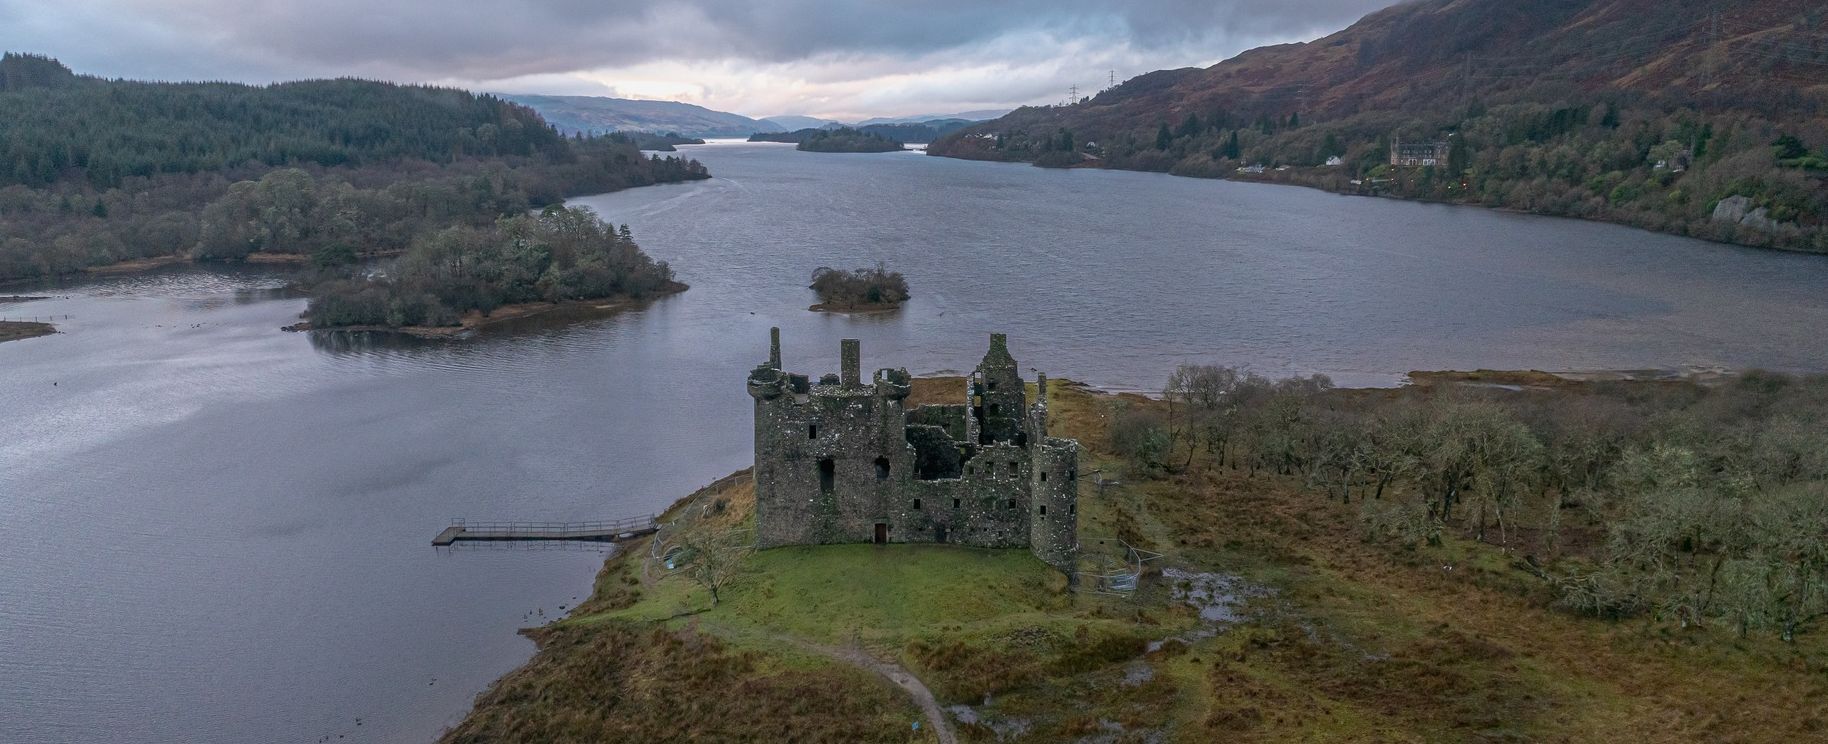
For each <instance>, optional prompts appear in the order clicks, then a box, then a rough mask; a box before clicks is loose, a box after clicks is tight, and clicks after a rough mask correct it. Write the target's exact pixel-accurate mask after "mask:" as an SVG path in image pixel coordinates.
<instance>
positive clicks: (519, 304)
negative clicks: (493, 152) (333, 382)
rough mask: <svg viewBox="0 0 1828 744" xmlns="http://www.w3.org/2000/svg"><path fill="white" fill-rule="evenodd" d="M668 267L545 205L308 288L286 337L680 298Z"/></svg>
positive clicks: (439, 328) (625, 239) (588, 221)
mask: <svg viewBox="0 0 1828 744" xmlns="http://www.w3.org/2000/svg"><path fill="white" fill-rule="evenodd" d="M685 289H686V286H685V285H684V284H680V283H679V282H677V281H675V280H674V279H673V269H672V268H671V267H670V266H668V265H667V264H666V262H665V261H656V260H654V259H653V258H652V257H651V256H648V255H647V254H646V253H644V252H642V250H641V247H640V246H638V245H636V244H635V241H634V237H633V236H632V235H631V234H630V233H629V229H628V226H627V225H623V226H622V228H621V230H620V231H618V230H617V229H616V228H615V227H614V226H612V225H610V224H609V223H606V222H604V221H602V220H600V219H598V218H597V215H596V213H594V212H592V211H590V210H589V209H585V208H582V207H560V206H552V207H547V208H546V209H545V211H543V212H541V213H540V214H538V215H523V216H516V217H508V218H504V219H501V220H499V221H497V222H496V223H495V224H493V225H490V226H487V227H451V228H446V229H444V230H441V231H439V232H437V233H434V234H433V235H431V236H430V237H429V238H427V239H425V240H421V241H419V242H417V243H415V244H414V245H413V247H412V248H411V249H409V250H408V251H407V252H406V254H405V255H403V256H401V257H400V258H399V259H397V260H396V261H395V262H394V264H393V265H392V266H391V267H390V268H388V269H387V270H385V271H381V272H372V273H371V272H365V271H362V270H359V269H356V268H355V267H351V268H349V269H348V270H347V271H345V272H344V273H343V274H342V275H341V276H340V277H339V278H335V279H330V280H328V281H324V282H322V283H320V284H318V285H316V286H315V287H313V288H312V298H311V304H310V306H309V307H308V308H307V309H306V311H305V317H306V319H307V320H308V324H301V325H300V326H294V327H292V330H305V329H307V328H309V329H313V330H316V329H329V328H345V329H387V330H403V331H408V332H413V333H417V334H420V335H434V336H443V335H451V334H453V333H456V332H459V331H462V330H465V329H470V328H475V327H477V326H480V325H482V324H483V323H485V322H488V321H490V320H498V319H505V318H514V317H524V316H526V315H530V314H534V313H537V312H542V311H544V310H548V309H551V308H553V307H556V306H559V305H563V304H581V305H589V306H593V307H598V308H603V309H608V308H612V307H619V306H621V305H624V304H627V303H629V302H634V301H639V300H644V299H648V298H651V297H656V296H659V295H664V294H671V293H674V292H680V291H684V290H685Z"/></svg>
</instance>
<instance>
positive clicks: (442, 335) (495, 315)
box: [280, 282, 692, 341]
mask: <svg viewBox="0 0 1828 744" xmlns="http://www.w3.org/2000/svg"><path fill="white" fill-rule="evenodd" d="M691 288H692V287H691V285H689V284H685V283H684V282H673V283H671V284H669V285H667V286H666V287H663V288H662V289H661V290H660V291H658V292H655V293H653V294H651V295H648V296H646V297H640V298H636V297H627V296H623V297H599V298H586V299H578V300H561V301H559V302H522V303H517V304H513V305H502V306H501V307H498V308H495V309H494V310H493V311H490V313H489V314H488V315H483V314H482V311H480V310H471V311H469V312H467V313H464V314H463V318H462V319H461V320H460V321H459V323H458V325H454V326H387V325H348V326H329V327H326V328H316V327H313V326H312V325H311V322H310V321H300V322H297V323H294V324H292V325H289V326H281V327H280V330H282V331H286V332H289V333H299V332H308V331H321V332H331V331H364V332H370V333H400V334H405V335H408V336H415V337H418V338H425V339H435V340H441V341H451V340H456V339H460V338H465V337H467V336H468V335H469V334H470V333H472V332H475V331H479V330H482V329H484V328H487V327H489V326H494V325H500V324H502V323H507V322H510V321H515V320H522V319H525V318H533V317H538V316H541V315H545V314H547V313H551V312H555V311H560V310H581V311H586V312H602V313H606V314H613V313H616V312H620V311H623V310H628V309H631V308H636V307H640V306H642V305H646V304H648V303H651V302H653V301H655V300H658V299H660V298H662V297H671V296H673V295H676V294H680V293H682V292H685V291H686V290H688V289H691Z"/></svg>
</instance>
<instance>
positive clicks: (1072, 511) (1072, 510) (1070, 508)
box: [1066, 503, 1079, 514]
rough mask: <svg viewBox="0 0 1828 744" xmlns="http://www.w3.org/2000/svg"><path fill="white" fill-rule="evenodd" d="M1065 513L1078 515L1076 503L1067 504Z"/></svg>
mask: <svg viewBox="0 0 1828 744" xmlns="http://www.w3.org/2000/svg"><path fill="white" fill-rule="evenodd" d="M1066 513H1067V514H1078V513H1079V504H1078V503H1071V504H1067V505H1066Z"/></svg>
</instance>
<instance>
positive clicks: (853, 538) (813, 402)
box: [749, 328, 1079, 573]
mask: <svg viewBox="0 0 1828 744" xmlns="http://www.w3.org/2000/svg"><path fill="white" fill-rule="evenodd" d="M860 366H861V360H860V358H859V351H858V344H857V341H856V340H855V339H845V340H844V341H843V342H842V364H841V372H840V373H839V374H836V375H829V374H828V375H825V376H824V377H822V378H820V379H819V380H818V382H817V383H816V384H815V383H814V382H812V381H811V380H810V379H809V378H808V377H807V376H805V375H798V374H792V373H789V372H785V371H783V370H782V369H781V338H780V329H778V328H777V329H774V331H773V338H772V340H771V347H770V351H769V355H768V361H767V363H765V364H762V365H761V366H758V367H756V368H755V370H754V371H752V372H750V373H749V395H751V396H752V397H754V398H755V541H756V546H757V547H760V548H771V547H776V546H780V545H801V544H824V543H868V542H875V543H909V542H932V543H958V544H963V545H975V546H981V547H991V548H1016V547H1026V548H1029V549H1030V550H1032V551H1034V553H1035V555H1037V556H1039V557H1040V558H1041V560H1042V561H1045V562H1046V563H1048V564H1049V565H1052V566H1054V567H1056V568H1059V569H1060V570H1062V571H1066V572H1068V573H1071V571H1072V570H1073V563H1074V560H1075V554H1076V550H1077V545H1078V528H1077V522H1078V511H1079V509H1078V487H1079V483H1078V481H1079V444H1078V442H1075V441H1073V440H1070V439H1059V438H1056V437H1050V436H1047V377H1046V376H1045V375H1042V376H1040V377H1039V379H1038V380H1037V383H1036V395H1035V400H1034V403H1033V404H1032V405H1031V404H1030V403H1029V402H1028V394H1027V390H1026V386H1025V385H1024V383H1023V380H1022V376H1021V371H1020V369H1019V368H1018V367H1017V366H1016V360H1015V359H1014V358H1013V357H1011V356H1010V355H1009V347H1008V345H1007V342H1006V340H1005V338H1004V336H1003V335H1002V334H993V335H991V337H990V351H989V352H988V353H986V354H985V355H984V360H983V361H982V362H981V363H979V364H978V366H977V369H976V370H975V371H973V372H972V373H971V377H970V379H969V380H968V381H967V393H966V400H962V401H959V402H958V403H953V404H947V405H927V406H920V407H918V408H915V409H913V410H906V409H905V407H904V405H903V402H904V401H905V400H906V399H907V397H908V393H909V390H910V384H911V380H910V378H909V376H908V372H907V370H905V369H884V370H881V371H879V372H877V373H876V375H875V377H874V378H872V379H869V380H865V379H863V377H862V376H861V374H860V371H861V370H860Z"/></svg>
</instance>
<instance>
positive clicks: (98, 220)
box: [0, 53, 707, 280]
mask: <svg viewBox="0 0 1828 744" xmlns="http://www.w3.org/2000/svg"><path fill="white" fill-rule="evenodd" d="M706 176H707V174H706V172H705V170H704V168H703V166H701V165H699V164H698V163H697V162H696V161H690V160H683V159H678V158H664V159H663V158H659V157H644V156H643V155H642V154H641V152H640V151H639V150H638V149H637V148H636V147H635V145H634V144H633V143H631V142H630V141H628V140H627V139H626V138H622V137H571V138H566V137H563V136H561V135H559V134H558V133H557V132H556V131H555V130H553V129H552V128H551V127H550V126H548V125H547V124H546V123H545V122H544V121H543V120H542V119H540V117H539V116H538V115H537V114H536V113H534V112H533V111H532V110H531V109H528V108H525V107H523V106H519V105H516V104H512V103H508V102H505V101H502V100H499V99H496V98H493V97H489V96H478V95H473V94H470V93H467V92H464V91H460V90H453V89H441V88H432V87H425V86H402V85H395V84H391V83H381V82H371V81H363V80H316V81H303V82H295V83H281V84H276V85H270V86H249V85H240V84H232V83H145V82H131V81H108V80H100V79H96V78H90V77H83V76H79V75H75V74H73V73H71V72H70V71H69V70H68V69H67V68H65V67H63V66H62V65H61V64H59V63H57V62H56V61H55V60H52V59H49V58H46V57H38V56H32V55H21V54H12V53H8V54H6V55H5V56H4V58H3V59H0V280H8V279H20V278H31V277H43V276H57V275H62V274H68V273H72V272H75V271H80V270H82V269H84V268H87V267H92V266H99V265H106V264H110V263H116V262H120V261H125V260H132V259H140V258H153V257H163V256H179V255H182V256H189V257H193V258H198V259H206V260H208V259H237V258H242V257H245V256H247V255H248V254H250V253H253V252H267V253H288V254H306V255H314V256H316V258H317V260H318V261H319V262H320V263H325V262H329V263H334V262H337V261H341V260H345V259H350V260H352V258H353V257H355V256H363V255H384V254H393V253H399V252H401V251H404V250H405V249H406V248H407V247H408V246H409V245H410V244H411V243H412V242H413V241H414V240H416V239H418V238H420V237H422V236H425V235H429V234H431V233H433V232H436V231H438V230H442V229H444V228H447V227H451V226H456V225H464V226H471V227H484V226H489V225H492V224H494V223H495V221H496V220H497V219H498V218H501V217H504V216H508V215H514V214H519V213H523V212H525V211H527V210H528V209H533V208H539V207H543V206H546V205H550V204H554V203H557V202H559V201H560V200H562V199H563V198H565V197H566V196H571V195H576V194H582V193H597V192H605V191H614V190H617V189H622V188H627V187H630V186H640V185H645V184H651V183H660V182H672V181H680V180H687V179H694V178H704V177H706Z"/></svg>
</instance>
